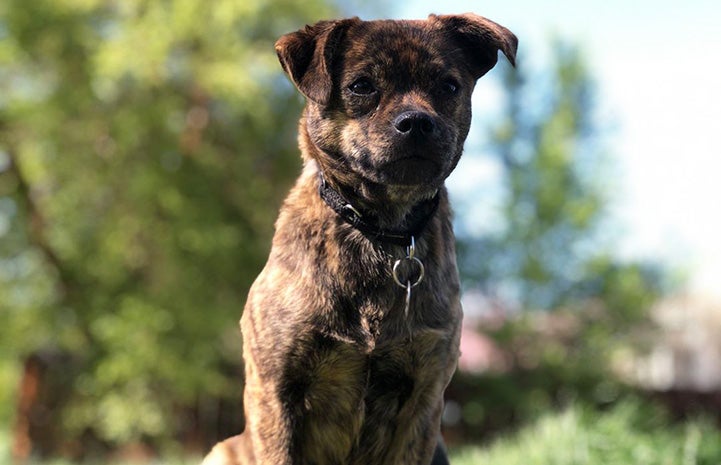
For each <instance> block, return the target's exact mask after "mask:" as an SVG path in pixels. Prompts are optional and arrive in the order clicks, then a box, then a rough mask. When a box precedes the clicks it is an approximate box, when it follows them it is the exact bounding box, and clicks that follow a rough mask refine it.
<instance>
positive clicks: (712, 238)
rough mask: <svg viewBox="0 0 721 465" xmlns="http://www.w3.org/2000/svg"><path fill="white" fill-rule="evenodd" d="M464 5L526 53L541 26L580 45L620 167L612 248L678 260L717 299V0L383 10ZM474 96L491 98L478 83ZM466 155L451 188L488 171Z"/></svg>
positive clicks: (533, 51) (720, 165) (720, 13)
mask: <svg viewBox="0 0 721 465" xmlns="http://www.w3.org/2000/svg"><path fill="white" fill-rule="evenodd" d="M465 11H473V12H475V13H478V14H480V15H482V16H486V17H488V18H490V19H492V20H494V21H496V22H498V23H500V24H502V25H504V26H506V27H508V28H509V29H511V30H512V31H513V32H514V33H516V35H517V36H518V37H519V39H520V47H521V49H522V50H524V52H525V53H526V55H523V57H524V58H525V59H533V60H535V59H542V56H543V53H544V51H543V49H544V47H546V46H547V44H548V38H549V37H550V36H551V35H552V34H558V35H560V36H562V37H564V38H568V39H571V40H574V41H576V42H577V43H579V44H580V45H581V46H582V47H583V49H584V50H585V51H586V52H587V58H588V62H589V64H590V67H591V70H592V73H593V74H594V77H595V79H596V81H597V83H598V93H599V99H598V103H599V105H600V114H601V118H602V123H603V124H604V125H608V126H611V127H612V128H613V129H612V131H610V134H609V135H608V137H607V141H606V142H607V145H608V146H609V149H610V152H611V156H612V157H613V159H614V161H615V163H616V165H617V172H618V173H619V179H618V180H615V182H614V183H613V184H612V185H613V186H614V189H615V190H616V192H614V193H613V197H614V198H615V202H614V205H613V210H612V215H613V218H614V220H615V221H616V224H618V225H620V228H621V231H622V235H621V238H622V240H621V241H620V244H619V247H618V251H617V252H618V254H619V255H621V256H624V257H634V258H636V257H643V258H656V259H661V260H665V261H667V262H670V263H671V264H674V265H677V266H681V267H683V268H684V269H686V270H687V271H688V274H689V278H690V281H689V285H690V288H691V290H692V291H693V292H695V293H698V294H703V295H712V296H715V297H718V298H721V4H720V3H718V2H717V1H716V0H713V1H712V0H690V1H684V2H681V1H664V0H656V1H651V0H640V1H638V0H633V1H629V0H625V1H620V0H606V1H598V0H594V1H586V2H578V1H576V2H571V1H567V0H561V1H556V2H539V1H530V0H517V1H514V0H493V1H486V2H469V1H461V0H446V1H444V2H438V1H429V0H415V1H412V2H407V3H405V4H404V5H403V6H399V7H396V8H395V10H394V12H393V13H392V16H394V17H406V18H423V17H425V16H426V15H427V14H428V13H461V12H465ZM389 14H391V13H389ZM476 92H477V93H480V94H486V96H487V97H488V98H491V96H492V94H493V91H492V89H491V84H484V83H483V82H482V81H481V82H480V83H479V86H478V87H477V90H476ZM477 100H478V99H474V101H477ZM491 100H492V98H491ZM484 111H486V110H484V108H482V107H478V108H474V112H475V113H476V114H478V113H483V112H484ZM470 150H472V149H470V148H469V149H467V152H469V151H470ZM468 158H469V159H471V161H469V162H468V163H467V164H465V165H463V163H464V162H465V161H466V160H464V161H462V162H461V163H462V164H461V166H460V168H461V171H462V173H463V176H456V177H454V178H452V179H451V180H450V181H449V184H450V187H451V189H452V190H453V189H454V184H458V185H461V184H463V183H464V182H466V183H467V179H469V177H470V178H474V179H478V180H481V182H482V180H484V179H488V178H489V176H490V177H492V176H493V168H492V166H488V164H487V163H485V164H484V162H483V161H482V158H483V157H468ZM479 159H480V160H481V161H479ZM474 176H475V177H474ZM464 178H465V179H466V180H465V181H464Z"/></svg>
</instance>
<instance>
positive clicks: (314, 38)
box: [275, 18, 360, 105]
mask: <svg viewBox="0 0 721 465" xmlns="http://www.w3.org/2000/svg"><path fill="white" fill-rule="evenodd" d="M359 22H360V20H359V19H358V18H351V19H341V20H336V21H321V22H319V23H316V24H315V25H313V26H306V27H305V28H303V29H301V30H299V31H297V32H291V33H289V34H286V35H284V36H282V37H281V38H280V39H278V41H277V42H276V43H275V51H276V53H277V54H278V59H279V60H280V64H281V66H283V70H285V72H286V73H288V76H289V77H290V79H291V81H293V84H295V85H296V87H297V88H298V90H300V91H301V93H302V94H303V95H305V96H306V97H307V98H308V99H310V100H312V101H314V102H316V103H318V104H320V105H327V104H328V102H329V101H330V94H331V90H332V88H333V82H332V76H331V73H332V65H333V59H334V58H335V56H336V53H337V52H338V51H339V50H338V46H339V44H340V41H341V39H342V38H343V34H344V33H345V31H346V30H347V29H348V28H349V27H350V26H351V25H353V24H355V23H359Z"/></svg>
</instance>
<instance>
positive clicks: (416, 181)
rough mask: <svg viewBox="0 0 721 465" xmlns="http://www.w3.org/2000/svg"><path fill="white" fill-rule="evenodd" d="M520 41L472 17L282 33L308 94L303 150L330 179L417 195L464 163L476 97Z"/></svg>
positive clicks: (343, 24)
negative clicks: (473, 96)
mask: <svg viewBox="0 0 721 465" xmlns="http://www.w3.org/2000/svg"><path fill="white" fill-rule="evenodd" d="M516 47H517V40H516V37H515V36H514V35H513V34H512V33H511V32H510V31H509V30H507V29H505V28H504V27H502V26H500V25H498V24H496V23H494V22H492V21H489V20H487V19H485V18H483V17H480V16H477V15H474V14H464V15H449V16H435V15H432V16H430V17H429V18H428V19H427V20H420V21H368V22H366V21H361V20H359V19H358V18H353V19H344V20H338V21H323V22H320V23H317V24H315V25H314V26H308V27H306V28H305V29H302V30H300V31H297V32H294V33H290V34H287V35H285V36H283V37H281V38H280V39H279V40H278V42H277V43H276V51H277V53H278V57H279V59H280V62H281V64H282V66H283V69H284V70H285V71H286V72H287V73H288V75H289V76H290V79H291V80H292V81H293V83H295V85H296V86H297V87H298V89H299V90H300V91H301V92H302V93H303V95H305V97H306V98H307V102H308V103H307V106H306V112H305V117H304V121H303V122H302V127H301V130H302V131H305V132H306V134H305V135H304V134H301V139H303V137H304V136H305V137H306V139H307V140H305V141H304V144H305V145H306V146H307V145H310V146H311V147H305V149H306V150H305V152H307V153H310V154H311V156H312V157H314V158H316V161H318V162H319V164H320V165H321V167H322V168H323V169H324V170H326V171H329V172H330V174H331V176H335V177H337V178H339V179H346V180H347V181H348V182H354V181H357V180H359V179H360V180H362V181H365V182H372V183H376V184H379V185H383V186H389V187H391V188H392V187H393V186H396V187H397V188H398V189H404V188H405V189H406V190H407V189H409V188H410V189H411V190H413V191H414V192H415V193H416V194H423V193H428V192H431V191H434V190H435V189H437V188H438V187H439V186H440V185H441V184H442V183H443V180H444V179H445V178H446V177H447V176H448V175H449V174H450V173H451V171H452V170H453V168H454V167H455V166H456V164H457V162H458V160H459V158H460V156H461V152H462V150H463V142H464V140H465V138H466V135H467V134H468V129H469V126H470V120H471V93H472V91H473V87H474V85H475V82H476V80H477V79H478V78H480V77H481V76H483V75H484V74H485V73H486V72H488V71H489V70H490V69H491V68H493V66H494V65H495V64H496V61H497V59H498V51H499V50H500V51H502V52H503V53H504V54H505V55H506V57H507V58H508V59H509V60H510V62H511V63H514V60H515V53H516Z"/></svg>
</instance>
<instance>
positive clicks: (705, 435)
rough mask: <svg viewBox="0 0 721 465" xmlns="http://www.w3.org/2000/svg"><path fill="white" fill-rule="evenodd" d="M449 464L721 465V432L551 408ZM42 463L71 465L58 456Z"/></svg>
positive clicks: (1, 441)
mask: <svg viewBox="0 0 721 465" xmlns="http://www.w3.org/2000/svg"><path fill="white" fill-rule="evenodd" d="M98 463H100V462H98ZM199 463H200V459H199V458H190V457H188V458H186V459H184V460H180V459H179V460H167V461H156V462H152V463H151V464H149V465H198V464H199ZM451 463H452V464H453V465H721V432H720V431H719V430H718V429H716V428H714V427H713V425H711V423H709V422H705V421H703V420H696V421H688V422H685V423H681V424H672V423H670V422H669V421H668V420H667V419H666V418H665V417H664V416H663V415H662V414H660V413H659V412H658V411H657V410H655V409H652V408H649V407H644V406H641V405H640V404H637V403H623V404H620V405H618V406H616V407H615V408H614V409H613V410H611V411H609V412H605V413H598V412H594V411H589V410H586V409H583V408H580V407H575V408H571V409H568V410H566V411H565V412H562V413H549V414H547V415H546V416H544V417H542V418H540V419H539V420H538V421H537V422H535V423H534V424H531V425H529V426H527V427H525V428H523V429H521V430H520V431H519V432H517V433H515V434H510V435H508V436H505V437H503V438H501V439H499V440H497V441H496V442H494V443H493V444H491V445H489V446H488V447H472V446H467V447H461V448H451ZM6 464H7V465H10V464H11V462H10V459H9V454H8V441H7V436H6V435H3V434H0V465H6ZM36 465H39V464H36ZM42 465H73V464H72V463H70V462H68V461H60V460H57V461H51V462H46V463H43V464H42ZM91 465H92V464H91ZM113 465H132V464H120V463H114V464H113Z"/></svg>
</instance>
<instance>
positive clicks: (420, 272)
mask: <svg viewBox="0 0 721 465" xmlns="http://www.w3.org/2000/svg"><path fill="white" fill-rule="evenodd" d="M403 260H408V261H410V262H411V264H415V265H418V279H416V282H414V283H412V284H411V287H416V286H417V285H419V284H420V283H421V281H423V277H424V276H425V275H426V268H425V266H423V262H422V261H420V260H419V259H418V258H417V257H403V258H399V259H398V260H396V262H395V263H394V264H393V281H395V282H396V284H398V285H399V286H400V287H402V288H406V287H407V285H408V283H410V280H409V281H408V283H406V284H403V283H402V282H401V280H400V278H398V267H399V266H400V264H401V262H402V261H403Z"/></svg>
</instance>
